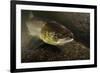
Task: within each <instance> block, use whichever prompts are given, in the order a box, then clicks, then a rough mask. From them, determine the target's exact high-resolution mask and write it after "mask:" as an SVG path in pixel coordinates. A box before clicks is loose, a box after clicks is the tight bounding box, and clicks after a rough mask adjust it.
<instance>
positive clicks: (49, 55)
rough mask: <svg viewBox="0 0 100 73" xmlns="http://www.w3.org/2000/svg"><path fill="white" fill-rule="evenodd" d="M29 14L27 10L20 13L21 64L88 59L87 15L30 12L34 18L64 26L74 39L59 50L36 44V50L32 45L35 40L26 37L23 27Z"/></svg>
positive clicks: (88, 17)
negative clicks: (52, 21)
mask: <svg viewBox="0 0 100 73" xmlns="http://www.w3.org/2000/svg"><path fill="white" fill-rule="evenodd" d="M30 12H31V11H27V10H23V11H22V25H21V27H22V31H21V33H22V34H21V38H22V40H21V42H22V43H21V45H22V47H21V54H22V56H21V60H22V62H40V61H60V60H85V59H89V58H90V48H89V47H90V14H89V13H76V12H50V11H32V13H33V14H34V15H35V17H39V18H41V19H45V20H47V21H50V20H54V21H57V22H59V23H61V24H62V25H64V26H66V27H67V28H69V29H70V30H71V31H72V32H73V33H74V39H75V41H73V42H71V43H69V44H66V45H65V46H63V47H60V48H58V47H56V46H53V45H49V44H46V43H44V44H42V45H38V44H37V45H36V46H37V48H34V47H33V43H34V41H35V40H34V39H35V38H33V37H31V36H29V35H28V32H27V31H28V30H27V28H26V25H25V21H26V20H27V19H28V15H29V13H30ZM58 30H59V29H58ZM33 40H34V41H33ZM37 43H38V42H37Z"/></svg>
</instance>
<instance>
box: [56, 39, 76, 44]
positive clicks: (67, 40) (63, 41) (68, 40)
mask: <svg viewBox="0 0 100 73" xmlns="http://www.w3.org/2000/svg"><path fill="white" fill-rule="evenodd" d="M73 40H74V39H73V38H71V39H66V38H64V39H59V40H58V41H57V44H58V45H64V44H66V43H70V42H72V41H73Z"/></svg>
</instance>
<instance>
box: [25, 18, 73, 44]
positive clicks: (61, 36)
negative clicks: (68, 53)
mask: <svg viewBox="0 0 100 73" xmlns="http://www.w3.org/2000/svg"><path fill="white" fill-rule="evenodd" d="M26 25H27V28H28V31H29V33H30V35H31V36H35V37H37V38H39V39H41V40H42V41H43V42H45V43H47V44H51V45H63V44H66V43H68V42H71V41H73V33H72V32H71V31H70V30H69V29H68V28H66V27H65V26H64V25H62V24H60V23H58V22H56V21H44V20H42V19H39V18H35V17H34V18H31V19H29V20H28V21H27V22H26Z"/></svg>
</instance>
